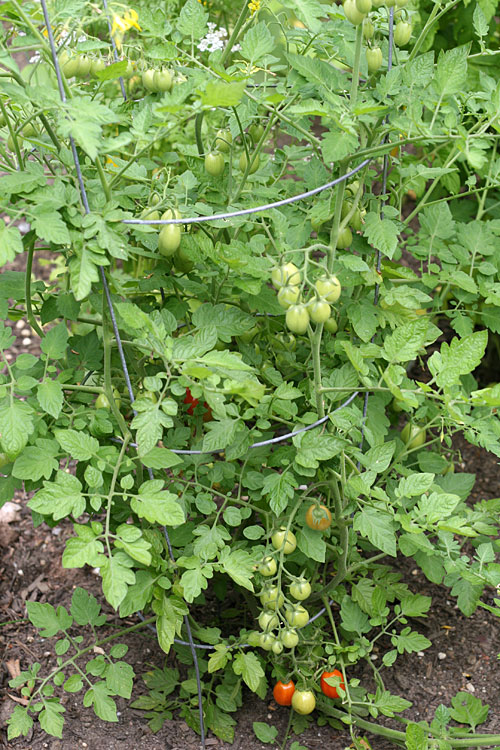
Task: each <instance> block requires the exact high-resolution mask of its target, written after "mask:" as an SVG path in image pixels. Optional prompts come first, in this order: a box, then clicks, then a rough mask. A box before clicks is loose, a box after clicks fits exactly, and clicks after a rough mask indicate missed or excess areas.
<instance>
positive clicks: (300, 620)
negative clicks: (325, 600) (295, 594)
mask: <svg viewBox="0 0 500 750" xmlns="http://www.w3.org/2000/svg"><path fill="white" fill-rule="evenodd" d="M285 617H286V621H287V623H288V624H289V625H290V627H292V628H303V627H304V625H307V623H308V622H309V612H308V611H307V609H306V608H305V607H303V606H302V604H296V605H295V606H294V607H288V608H287V610H286V612H285Z"/></svg>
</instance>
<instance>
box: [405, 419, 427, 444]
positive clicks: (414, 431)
mask: <svg viewBox="0 0 500 750" xmlns="http://www.w3.org/2000/svg"><path fill="white" fill-rule="evenodd" d="M401 439H402V440H403V442H404V443H406V447H407V448H420V446H421V445H423V444H424V443H425V441H426V432H425V430H424V429H423V428H422V427H420V426H419V425H418V424H412V423H411V422H407V423H406V425H405V426H404V427H403V429H402V430H401Z"/></svg>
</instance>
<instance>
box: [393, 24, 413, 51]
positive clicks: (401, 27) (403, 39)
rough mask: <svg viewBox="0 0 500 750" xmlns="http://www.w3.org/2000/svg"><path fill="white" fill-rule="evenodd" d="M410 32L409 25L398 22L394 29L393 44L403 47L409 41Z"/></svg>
mask: <svg viewBox="0 0 500 750" xmlns="http://www.w3.org/2000/svg"><path fill="white" fill-rule="evenodd" d="M411 32H412V27H411V23H406V22H405V21H398V22H397V24H396V27H395V29H394V43H395V44H397V45H398V47H404V46H405V44H408V42H409V41H410V39H411Z"/></svg>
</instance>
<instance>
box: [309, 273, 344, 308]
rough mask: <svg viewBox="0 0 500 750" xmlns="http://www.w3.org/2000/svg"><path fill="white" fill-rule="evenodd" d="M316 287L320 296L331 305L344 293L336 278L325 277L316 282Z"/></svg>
mask: <svg viewBox="0 0 500 750" xmlns="http://www.w3.org/2000/svg"><path fill="white" fill-rule="evenodd" d="M314 286H315V288H316V291H317V292H318V294H319V296H320V297H322V298H323V299H324V300H326V301H327V302H330V304H334V303H335V302H337V301H338V299H339V297H340V293H341V291H342V287H341V286H340V282H339V280H338V279H337V277H336V276H323V277H322V278H321V279H318V280H317V281H316V283H315V285H314Z"/></svg>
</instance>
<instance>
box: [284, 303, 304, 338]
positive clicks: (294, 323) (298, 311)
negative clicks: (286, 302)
mask: <svg viewBox="0 0 500 750" xmlns="http://www.w3.org/2000/svg"><path fill="white" fill-rule="evenodd" d="M309 320H310V319H309V313H308V311H307V307H306V306H305V305H292V306H291V307H289V308H288V310H287V311H286V316H285V321H286V324H287V326H288V328H289V330H290V331H292V333H301V334H303V333H305V332H306V331H307V327H308V325H309Z"/></svg>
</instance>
